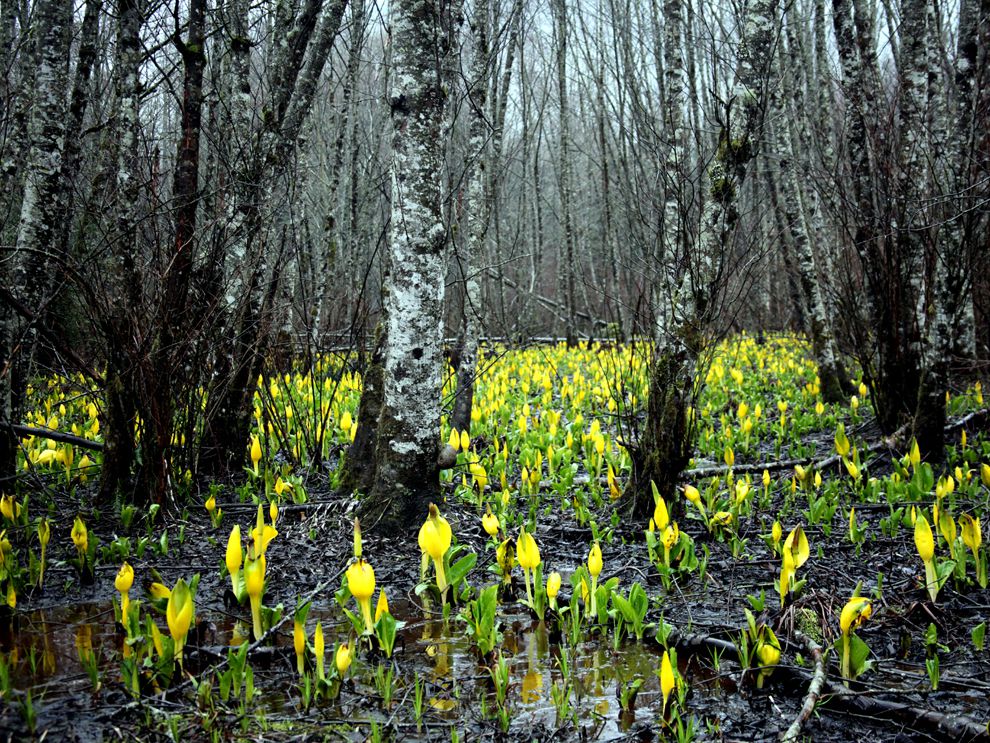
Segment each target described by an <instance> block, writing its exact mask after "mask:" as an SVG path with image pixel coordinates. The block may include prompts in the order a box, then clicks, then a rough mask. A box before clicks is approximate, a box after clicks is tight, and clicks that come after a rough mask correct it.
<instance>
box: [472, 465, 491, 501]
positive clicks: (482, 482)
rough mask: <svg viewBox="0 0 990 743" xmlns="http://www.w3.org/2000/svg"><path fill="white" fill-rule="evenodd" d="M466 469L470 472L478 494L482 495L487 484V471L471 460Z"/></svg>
mask: <svg viewBox="0 0 990 743" xmlns="http://www.w3.org/2000/svg"><path fill="white" fill-rule="evenodd" d="M468 471H469V472H470V473H471V478H472V479H473V480H474V484H475V485H476V486H477V487H478V496H479V497H483V496H484V493H485V488H486V487H487V486H488V472H487V471H486V470H485V468H484V467H482V466H481V465H480V464H478V463H477V462H471V464H469V465H468Z"/></svg>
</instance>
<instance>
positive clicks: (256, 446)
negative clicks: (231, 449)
mask: <svg viewBox="0 0 990 743" xmlns="http://www.w3.org/2000/svg"><path fill="white" fill-rule="evenodd" d="M260 461H261V441H259V440H258V437H257V436H252V437H251V466H252V467H253V468H254V476H255V477H257V476H258V474H259V473H258V462H260Z"/></svg>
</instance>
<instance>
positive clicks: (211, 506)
mask: <svg viewBox="0 0 990 743" xmlns="http://www.w3.org/2000/svg"><path fill="white" fill-rule="evenodd" d="M203 505H204V507H205V508H206V512H207V513H208V514H210V516H213V512H214V511H216V510H217V498H216V496H215V495H213V494H212V493H210V497H209V498H207V499H206V503H205V504H203Z"/></svg>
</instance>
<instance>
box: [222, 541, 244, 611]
mask: <svg viewBox="0 0 990 743" xmlns="http://www.w3.org/2000/svg"><path fill="white" fill-rule="evenodd" d="M224 559H225V561H226V563H227V572H228V573H230V587H231V591H233V593H234V596H239V595H240V586H238V579H239V577H240V573H241V562H242V561H243V559H244V551H243V549H242V548H241V527H240V524H235V525H234V528H233V529H231V530H230V536H229V537H227V554H226V556H225V558H224Z"/></svg>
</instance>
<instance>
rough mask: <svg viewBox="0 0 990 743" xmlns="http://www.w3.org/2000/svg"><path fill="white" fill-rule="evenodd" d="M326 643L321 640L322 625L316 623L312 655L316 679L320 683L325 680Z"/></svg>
mask: <svg viewBox="0 0 990 743" xmlns="http://www.w3.org/2000/svg"><path fill="white" fill-rule="evenodd" d="M325 643H326V641H325V640H324V639H323V623H322V622H317V623H316V629H315V630H313V654H314V655H315V656H316V678H318V679H319V680H320V681H323V679H325V678H326V671H325V670H324V665H323V664H324V660H325V658H324V655H325V653H326V644H325Z"/></svg>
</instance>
